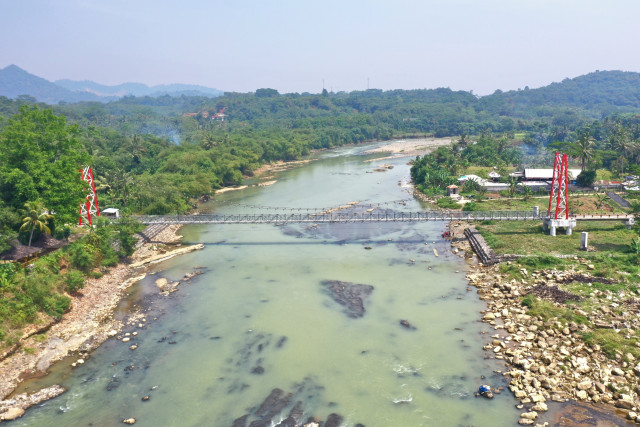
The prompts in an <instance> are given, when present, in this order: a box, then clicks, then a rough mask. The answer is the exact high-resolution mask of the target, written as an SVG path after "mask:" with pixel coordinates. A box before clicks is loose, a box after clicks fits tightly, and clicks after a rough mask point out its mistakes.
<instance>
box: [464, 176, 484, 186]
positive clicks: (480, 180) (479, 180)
mask: <svg viewBox="0 0 640 427" xmlns="http://www.w3.org/2000/svg"><path fill="white" fill-rule="evenodd" d="M465 181H475V182H477V183H478V184H483V183H485V182H486V181H487V180H486V179H484V178H480V177H479V176H478V175H462V176H461V177H460V178H458V182H465Z"/></svg>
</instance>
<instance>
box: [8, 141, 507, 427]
mask: <svg viewBox="0 0 640 427" xmlns="http://www.w3.org/2000/svg"><path fill="white" fill-rule="evenodd" d="M364 149H365V147H349V148H342V149H338V150H335V151H330V152H325V153H322V154H320V155H318V157H319V159H318V160H316V161H314V162H311V163H309V164H307V165H304V166H302V167H300V168H297V169H293V170H289V171H285V172H281V173H280V174H279V175H278V176H277V179H278V182H277V183H275V184H274V185H271V186H268V187H249V188H247V189H245V190H241V191H235V192H228V193H225V194H222V195H220V196H217V197H216V198H215V200H214V201H213V202H211V204H210V208H211V209H212V210H213V211H214V212H236V211H239V210H244V211H247V210H248V209H254V210H255V209H258V208H255V207H254V208H250V206H256V207H257V206H271V207H282V208H285V207H286V208H308V207H312V208H322V207H335V206H338V205H344V204H346V203H349V202H360V205H359V206H361V207H358V209H364V208H365V207H368V206H363V205H377V204H381V205H380V206H379V207H378V206H376V207H375V209H395V210H413V211H415V210H418V209H420V208H425V207H426V206H422V205H421V203H420V202H418V201H416V200H414V199H413V198H412V197H411V195H410V193H409V189H408V185H407V184H408V180H409V166H408V165H407V161H408V159H407V158H400V159H391V160H381V161H374V162H369V161H367V160H370V159H373V158H375V157H376V156H373V155H365V154H363V151H364ZM377 157H380V156H379V155H377ZM382 163H387V164H390V165H392V166H394V167H393V168H392V169H387V170H386V171H385V172H381V171H374V169H375V168H376V167H377V166H378V165H380V164H382ZM398 201H402V202H398ZM386 202H391V203H386ZM443 228H444V223H435V222H434V223H424V224H413V223H384V224H382V223H371V224H320V225H318V226H317V227H313V226H309V225H286V226H274V225H264V224H262V225H207V226H188V227H184V228H183V229H182V234H183V235H184V236H185V242H188V243H204V244H205V248H204V249H203V250H201V251H197V252H194V253H191V254H188V255H185V256H182V257H179V258H174V259H171V260H168V261H165V262H163V263H161V264H158V265H157V266H156V267H155V268H154V270H153V272H154V273H155V274H152V275H149V276H148V277H147V278H146V279H144V280H142V281H141V282H140V283H139V284H137V285H135V287H134V288H132V291H131V295H130V296H129V298H128V299H127V301H125V302H124V303H123V308H122V312H126V311H127V310H130V309H131V308H132V307H138V308H141V309H142V310H145V320H146V322H143V321H142V320H138V321H136V322H135V324H134V325H131V326H129V327H127V328H126V329H125V332H130V333H133V332H137V335H136V336H133V335H131V338H132V339H131V341H129V342H127V343H123V342H121V341H118V340H116V339H111V340H109V341H107V342H106V343H105V344H104V345H103V346H101V347H100V348H99V349H98V350H96V351H95V352H94V353H93V355H92V357H91V358H90V359H88V360H87V361H86V363H84V365H82V366H79V367H77V368H75V369H73V370H71V369H70V368H69V367H68V364H69V361H64V362H61V364H59V366H58V367H57V368H55V369H54V371H53V373H52V374H51V375H50V376H49V377H48V378H45V379H44V380H40V381H39V383H41V384H45V383H51V382H61V383H62V384H63V385H64V386H66V387H67V388H68V392H67V393H65V394H64V395H62V396H60V397H59V398H56V399H53V400H51V401H49V402H46V403H45V404H43V405H41V406H40V407H37V408H33V409H31V410H29V411H28V412H27V414H26V415H25V416H24V417H23V418H21V419H20V420H18V421H16V422H15V424H16V425H25V426H45V425H47V426H50V425H64V426H85V425H93V426H109V425H114V426H115V425H121V421H122V420H123V419H125V418H130V417H133V418H136V420H137V422H136V425H140V426H231V425H232V424H233V421H234V420H235V419H237V418H239V417H241V416H243V415H245V414H250V416H249V417H248V420H249V422H250V421H252V420H256V419H257V415H256V414H257V413H262V414H264V413H265V412H268V411H267V408H266V406H269V405H262V407H261V404H262V403H263V402H264V401H265V399H266V398H267V396H269V395H270V394H271V393H272V390H274V389H276V388H277V389H280V390H282V394H281V395H280V397H285V396H287V394H288V393H291V396H290V398H289V400H286V399H280V402H281V405H280V406H277V405H276V407H275V408H272V410H273V412H275V415H274V417H273V421H274V423H273V424H277V422H278V421H280V420H282V419H283V418H285V417H286V416H287V415H288V414H289V412H290V411H291V410H292V408H293V406H294V405H295V403H296V402H298V401H299V402H301V404H300V405H299V406H298V409H300V408H301V409H302V411H303V412H304V416H303V421H306V420H307V419H308V418H309V417H313V416H317V417H319V418H320V419H322V420H326V419H327V417H328V416H329V415H330V414H332V413H336V414H339V415H340V416H342V417H343V422H342V425H345V426H354V425H357V424H358V423H361V424H362V425H365V426H367V427H375V426H457V425H460V426H466V425H474V426H500V425H514V424H516V423H517V420H518V418H519V413H518V411H517V410H516V409H515V407H514V405H515V404H516V403H517V401H516V400H515V399H514V398H513V397H512V395H511V393H510V392H508V390H505V391H504V392H502V393H501V394H498V395H496V397H495V398H494V399H493V400H488V399H485V398H476V397H475V396H474V393H475V391H476V390H477V389H478V387H479V386H480V385H481V384H483V383H486V384H490V385H492V386H495V387H497V386H505V385H506V383H505V381H504V378H503V377H502V375H501V374H499V373H495V372H494V371H496V370H500V369H504V364H501V363H499V361H496V360H495V359H488V358H486V356H487V355H488V353H485V352H484V351H483V350H482V346H483V345H484V344H486V342H488V341H490V340H491V338H490V334H491V332H490V328H489V327H488V326H487V325H484V324H483V323H481V322H479V318H480V314H479V312H480V311H481V310H482V309H483V307H484V305H483V303H482V301H480V300H479V299H478V297H477V295H476V292H475V291H471V290H470V289H468V287H467V283H466V280H465V271H466V268H467V264H466V262H465V260H464V259H462V258H460V257H458V256H456V255H454V254H452V253H451V251H450V249H449V244H448V242H446V241H444V240H443V239H442V238H441V237H440V236H441V233H442V230H443ZM365 248H370V249H365ZM434 248H435V249H436V251H437V252H438V255H439V256H436V254H435V253H434ZM197 269H199V271H201V272H202V273H203V274H201V275H198V276H196V277H194V278H192V279H191V280H189V281H186V282H184V283H182V284H181V285H180V287H179V290H178V291H177V292H175V293H173V294H170V295H169V296H166V297H158V296H154V295H155V294H157V290H154V287H155V284H154V281H155V280H156V279H158V278H159V277H165V278H167V279H169V280H181V279H182V278H183V276H184V275H185V274H187V273H190V272H192V271H194V270H197ZM327 281H341V282H348V283H353V284H364V285H370V286H372V287H373V290H371V292H370V294H369V295H368V296H367V297H366V298H365V299H364V309H365V311H364V313H362V316H361V317H350V316H349V315H348V314H349V313H347V312H345V307H344V306H343V305H340V304H339V303H338V302H336V301H335V300H334V298H332V295H331V293H330V291H329V288H328V286H327V283H336V282H327ZM401 320H407V321H408V322H409V323H410V325H411V327H410V328H406V327H403V326H402V325H401V324H400V321H401ZM138 324H140V325H143V326H142V327H138ZM134 343H135V344H136V345H137V346H138V347H137V349H136V350H135V351H132V350H130V349H129V346H130V345H132V344H134ZM276 394H277V393H275V394H272V397H277V396H276ZM145 396H148V397H149V399H148V400H142V398H143V397H145ZM275 400H279V399H275ZM294 412H295V411H294ZM248 424H249V423H247V425H248ZM266 425H272V424H271V423H267V424H266Z"/></svg>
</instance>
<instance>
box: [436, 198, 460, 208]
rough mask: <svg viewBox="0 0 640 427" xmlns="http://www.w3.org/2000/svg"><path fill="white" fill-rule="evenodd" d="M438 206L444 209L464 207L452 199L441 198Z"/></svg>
mask: <svg viewBox="0 0 640 427" xmlns="http://www.w3.org/2000/svg"><path fill="white" fill-rule="evenodd" d="M436 204H437V205H438V206H439V207H441V208H442V209H461V208H462V205H459V204H458V202H457V201H455V200H453V199H452V198H451V197H440V198H439V199H438V200H437V201H436Z"/></svg>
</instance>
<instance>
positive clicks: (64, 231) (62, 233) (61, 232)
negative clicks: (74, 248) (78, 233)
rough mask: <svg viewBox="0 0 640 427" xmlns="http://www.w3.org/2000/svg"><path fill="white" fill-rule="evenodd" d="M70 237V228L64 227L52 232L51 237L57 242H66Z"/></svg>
mask: <svg viewBox="0 0 640 427" xmlns="http://www.w3.org/2000/svg"><path fill="white" fill-rule="evenodd" d="M70 235H71V228H69V227H67V226H66V225H64V226H62V227H56V229H55V231H54V232H53V237H54V238H55V239H58V240H66V239H68V238H69V236H70Z"/></svg>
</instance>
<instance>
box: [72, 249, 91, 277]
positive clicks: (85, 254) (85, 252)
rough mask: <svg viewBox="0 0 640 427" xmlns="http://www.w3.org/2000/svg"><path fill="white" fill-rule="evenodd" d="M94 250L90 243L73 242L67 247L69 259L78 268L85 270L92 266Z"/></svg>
mask: <svg viewBox="0 0 640 427" xmlns="http://www.w3.org/2000/svg"><path fill="white" fill-rule="evenodd" d="M94 251H95V249H94V248H93V246H91V245H85V244H82V243H75V244H73V245H71V246H70V247H69V261H71V264H72V265H73V266H74V267H75V268H77V269H78V270H82V271H84V272H87V271H89V269H91V267H93V263H94V260H95V258H94V253H93V252H94Z"/></svg>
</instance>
